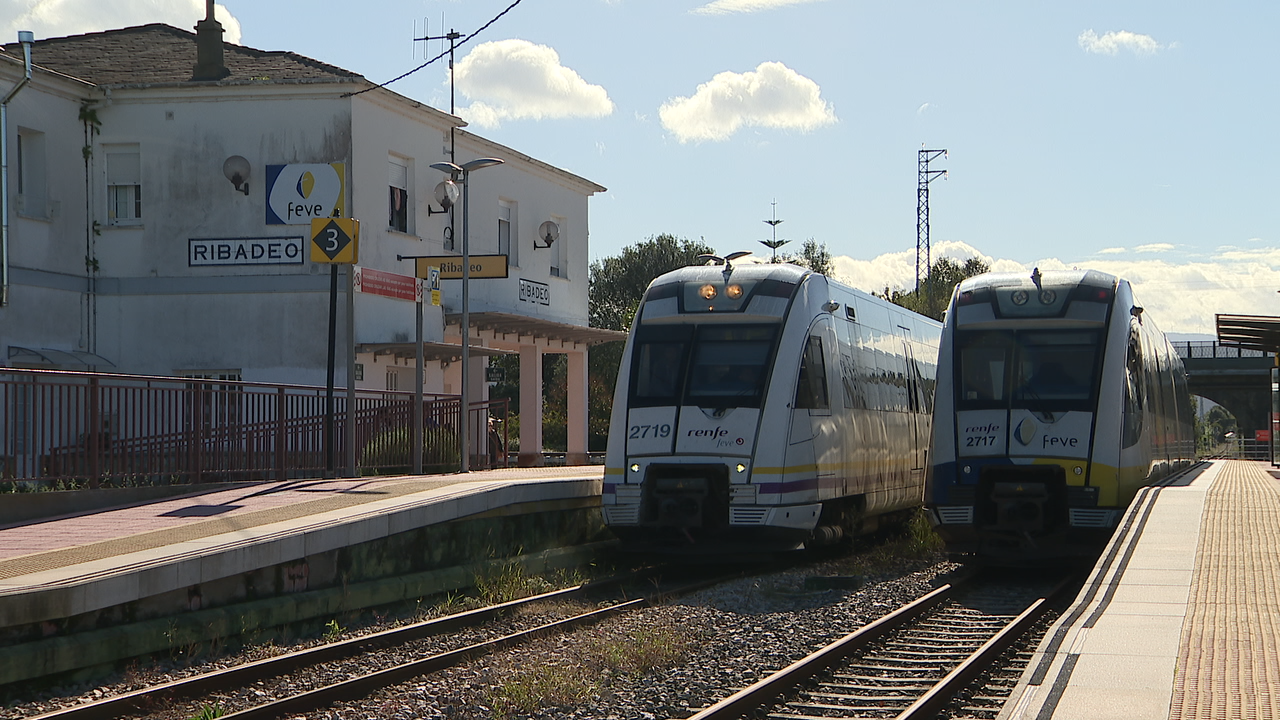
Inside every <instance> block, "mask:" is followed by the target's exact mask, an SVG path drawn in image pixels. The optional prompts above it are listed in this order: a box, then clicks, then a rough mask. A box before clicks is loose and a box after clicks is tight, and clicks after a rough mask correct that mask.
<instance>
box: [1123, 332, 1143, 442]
mask: <svg viewBox="0 0 1280 720" xmlns="http://www.w3.org/2000/svg"><path fill="white" fill-rule="evenodd" d="M1124 370H1125V372H1124V425H1123V427H1122V428H1121V440H1120V447H1133V446H1134V445H1136V444H1137V443H1138V440H1140V439H1141V438H1142V416H1143V407H1144V406H1145V405H1146V402H1145V398H1144V397H1143V396H1144V394H1145V391H1146V387H1145V385H1144V384H1143V381H1142V375H1143V373H1142V345H1141V343H1140V342H1139V340H1138V338H1130V340H1129V350H1128V352H1127V353H1125V363H1124Z"/></svg>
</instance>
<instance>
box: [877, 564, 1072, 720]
mask: <svg viewBox="0 0 1280 720" xmlns="http://www.w3.org/2000/svg"><path fill="white" fill-rule="evenodd" d="M1076 585H1077V583H1076V582H1074V581H1073V579H1071V578H1068V579H1066V580H1063V581H1062V582H1060V583H1058V585H1056V586H1055V587H1054V588H1053V590H1051V591H1050V592H1049V593H1048V594H1047V595H1045V597H1042V598H1039V599H1037V600H1036V601H1035V602H1033V603H1031V605H1030V606H1029V607H1027V609H1026V610H1023V611H1022V613H1021V614H1020V615H1018V617H1016V618H1014V619H1013V621H1012V622H1010V623H1009V624H1008V625H1006V626H1004V628H1003V629H1002V630H1000V632H998V633H996V634H995V635H994V636H993V637H992V638H991V639H990V640H988V641H986V642H985V643H983V645H982V647H980V648H978V649H977V650H975V651H974V653H973V654H972V655H970V656H969V658H968V659H966V660H965V661H964V662H962V663H960V664H959V665H957V666H956V667H955V668H954V669H953V670H952V671H951V672H949V673H947V675H946V676H945V677H943V678H942V679H941V680H939V681H938V682H937V684H935V685H934V686H933V687H932V688H930V689H929V690H928V691H927V692H926V693H925V694H924V695H922V696H921V697H920V699H919V700H916V701H915V702H914V703H912V704H911V706H910V707H908V708H907V709H906V710H903V711H902V712H901V713H899V714H898V716H897V717H896V718H895V720H926V718H932V717H934V716H935V715H937V713H938V711H940V710H942V708H943V707H945V706H946V704H947V703H949V702H951V700H952V698H954V697H955V695H956V693H958V692H959V691H961V690H963V689H964V688H965V687H966V686H968V685H969V683H971V682H973V680H974V678H976V677H978V676H979V675H981V674H982V673H983V671H985V670H986V669H987V668H988V667H990V666H991V665H992V664H993V663H994V662H995V661H996V660H997V659H999V657H1000V655H1001V654H1003V653H1004V651H1005V650H1008V649H1009V647H1010V646H1012V645H1013V644H1014V643H1015V642H1017V640H1018V639H1019V638H1021V637H1022V636H1023V635H1025V634H1026V633H1027V631H1029V630H1030V629H1031V626H1032V625H1034V624H1035V622H1036V621H1037V620H1039V619H1040V618H1041V617H1042V616H1043V615H1044V614H1045V613H1046V612H1047V611H1048V610H1049V608H1050V607H1051V606H1052V604H1053V602H1054V601H1055V600H1057V599H1058V598H1059V597H1061V595H1062V594H1063V593H1064V592H1065V591H1066V590H1067V589H1068V588H1071V587H1075V586H1076Z"/></svg>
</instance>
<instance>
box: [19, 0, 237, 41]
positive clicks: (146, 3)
mask: <svg viewBox="0 0 1280 720" xmlns="http://www.w3.org/2000/svg"><path fill="white" fill-rule="evenodd" d="M0 17H3V18H12V20H9V21H6V22H3V23H2V24H0V41H2V42H6V43H8V42H13V41H15V40H17V39H18V31H19V30H30V31H32V32H33V33H35V36H36V40H43V39H45V38H51V37H64V36H67V35H81V34H84V33H92V32H101V31H103V30H115V29H118V28H123V27H129V26H131V25H146V24H148V23H165V24H168V25H172V26H174V27H177V28H182V29H183V30H194V29H195V25H196V23H197V22H199V21H200V20H203V19H204V0H0ZM214 17H215V18H217V20H218V22H220V23H222V29H223V31H224V34H223V36H222V38H223V39H224V40H226V41H227V42H231V43H236V44H239V42H240V21H239V20H237V19H236V18H235V16H233V15H232V14H231V11H229V10H227V9H226V8H225V7H223V6H222V5H215V6H214Z"/></svg>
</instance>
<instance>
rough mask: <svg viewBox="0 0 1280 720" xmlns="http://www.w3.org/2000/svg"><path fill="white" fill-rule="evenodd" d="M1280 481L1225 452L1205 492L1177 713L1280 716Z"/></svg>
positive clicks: (1205, 717)
mask: <svg viewBox="0 0 1280 720" xmlns="http://www.w3.org/2000/svg"><path fill="white" fill-rule="evenodd" d="M1278 653H1280V483H1277V481H1276V480H1275V479H1274V478H1272V477H1271V475H1269V474H1268V473H1267V466H1265V465H1263V464H1261V463H1253V462H1244V461H1239V460H1232V461H1227V463H1226V466H1225V467H1224V468H1223V469H1222V472H1221V473H1220V474H1219V475H1218V477H1217V479H1216V481H1215V482H1214V484H1213V487H1212V488H1210V489H1209V492H1208V495H1207V496H1206V497H1205V505H1204V515H1203V519H1202V520H1201V525H1200V547H1199V549H1198V551H1197V553H1196V569H1195V574H1194V577H1193V580H1192V582H1191V594H1190V598H1189V602H1188V605H1187V619H1186V621H1185V622H1184V623H1183V626H1182V645H1181V648H1180V649H1179V653H1178V669H1177V674H1176V675H1175V677H1174V687H1173V699H1172V702H1171V703H1170V708H1169V717H1170V718H1171V720H1242V719H1250V720H1252V719H1255V718H1257V719H1262V718H1280V654H1278Z"/></svg>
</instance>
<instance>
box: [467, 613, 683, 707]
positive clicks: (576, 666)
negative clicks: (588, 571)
mask: <svg viewBox="0 0 1280 720" xmlns="http://www.w3.org/2000/svg"><path fill="white" fill-rule="evenodd" d="M579 637H581V638H583V639H582V640H579V641H576V642H572V643H570V644H567V645H564V644H562V645H560V646H559V649H558V655H559V657H560V658H561V662H560V663H558V664H543V665H533V666H531V667H525V666H518V667H517V668H516V669H515V670H514V671H512V672H510V673H509V674H508V675H507V677H505V678H504V679H503V680H501V681H500V682H498V683H496V684H494V685H492V686H491V688H490V690H489V692H488V694H487V696H486V698H485V700H486V703H485V704H486V705H488V706H489V707H491V708H492V709H493V716H494V717H495V718H508V717H512V716H516V715H527V714H530V713H533V712H535V711H537V710H539V709H540V708H548V707H565V706H571V705H575V704H578V703H582V702H585V701H587V700H590V699H592V698H594V697H596V696H597V695H599V693H600V690H601V684H602V683H603V684H606V685H607V683H608V678H609V677H611V676H613V675H618V674H638V675H644V674H647V673H651V672H653V671H655V670H660V669H662V668H666V667H670V666H672V665H674V664H675V663H677V662H679V661H680V660H681V659H682V658H683V657H684V656H685V654H686V653H687V652H688V650H689V646H690V645H692V644H693V642H694V639H693V638H692V637H691V636H690V635H689V634H688V633H686V632H685V631H684V630H683V629H682V628H679V627H676V626H674V625H655V626H645V627H640V628H632V629H630V630H624V631H615V632H610V631H608V630H606V629H600V628H597V629H596V630H594V631H592V632H591V633H584V634H583V635H581V636H579ZM593 678H597V679H599V680H598V681H597V680H594V679H593Z"/></svg>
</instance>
